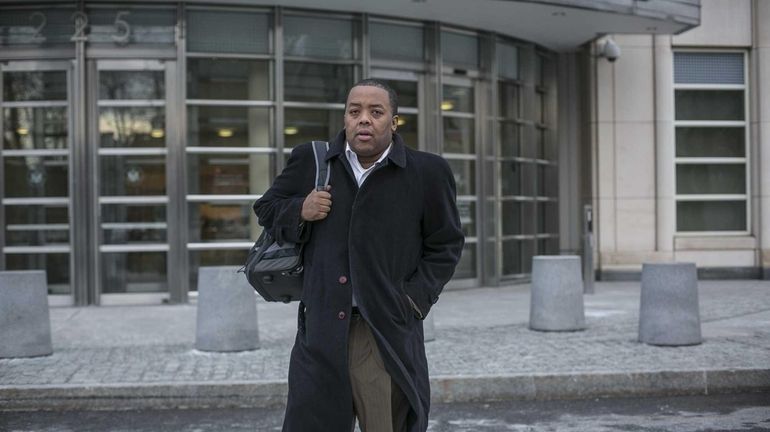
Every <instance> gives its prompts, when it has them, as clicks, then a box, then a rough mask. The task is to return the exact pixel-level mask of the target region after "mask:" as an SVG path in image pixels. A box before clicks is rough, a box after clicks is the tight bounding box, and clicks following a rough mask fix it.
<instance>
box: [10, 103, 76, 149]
mask: <svg viewBox="0 0 770 432" xmlns="http://www.w3.org/2000/svg"><path fill="white" fill-rule="evenodd" d="M3 130H4V132H3V148H5V149H7V150H31V149H65V148H67V147H68V142H69V137H68V128H67V108H65V107H61V108H58V107H52V108H6V109H4V110H3Z"/></svg>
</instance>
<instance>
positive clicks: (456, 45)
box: [441, 31, 481, 70]
mask: <svg viewBox="0 0 770 432" xmlns="http://www.w3.org/2000/svg"><path fill="white" fill-rule="evenodd" d="M479 52H481V50H480V49H479V39H478V37H476V36H475V35H466V34H461V33H454V32H449V31H442V32H441V56H442V58H443V59H444V63H446V64H450V65H453V66H458V67H462V68H467V69H472V70H475V69H477V68H478V66H479Z"/></svg>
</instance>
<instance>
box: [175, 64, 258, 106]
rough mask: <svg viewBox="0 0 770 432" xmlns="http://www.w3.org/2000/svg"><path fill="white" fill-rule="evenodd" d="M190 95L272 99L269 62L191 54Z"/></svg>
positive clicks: (217, 97)
mask: <svg viewBox="0 0 770 432" xmlns="http://www.w3.org/2000/svg"><path fill="white" fill-rule="evenodd" d="M187 98H188V99H218V100H270V63H269V62H268V61H265V60H241V59H212V58H191V59H189V60H188V61H187Z"/></svg>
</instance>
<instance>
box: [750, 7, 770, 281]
mask: <svg viewBox="0 0 770 432" xmlns="http://www.w3.org/2000/svg"><path fill="white" fill-rule="evenodd" d="M756 5H757V8H756V14H757V16H755V17H754V21H755V22H756V23H764V24H765V25H758V26H757V32H756V36H757V39H756V47H755V49H754V55H755V57H756V58H755V59H754V60H755V61H756V62H757V64H756V69H755V70H756V73H757V75H758V76H757V77H756V79H754V80H752V82H753V83H755V85H756V87H757V88H755V89H754V91H755V92H756V95H757V102H758V103H757V112H756V116H755V118H756V119H757V123H756V124H755V125H754V126H755V128H754V129H755V130H754V134H753V136H754V137H755V140H756V142H755V148H757V149H758V156H759V161H758V162H759V167H760V170H759V179H758V183H759V190H755V191H753V192H754V194H756V195H759V203H760V204H759V217H760V220H759V224H758V225H759V237H760V242H761V246H760V247H761V249H762V255H761V256H762V266H763V267H764V268H770V1H767V0H761V1H757V2H756Z"/></svg>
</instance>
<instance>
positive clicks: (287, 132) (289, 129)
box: [283, 126, 299, 135]
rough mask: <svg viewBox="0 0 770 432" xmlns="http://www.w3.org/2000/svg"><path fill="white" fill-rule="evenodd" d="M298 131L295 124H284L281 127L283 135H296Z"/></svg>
mask: <svg viewBox="0 0 770 432" xmlns="http://www.w3.org/2000/svg"><path fill="white" fill-rule="evenodd" d="M298 133H299V129H298V128H297V127H295V126H286V127H285V128H284V129H283V134H284V135H297V134H298Z"/></svg>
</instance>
